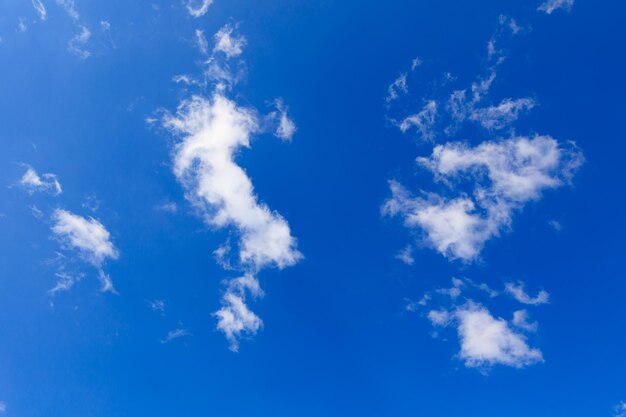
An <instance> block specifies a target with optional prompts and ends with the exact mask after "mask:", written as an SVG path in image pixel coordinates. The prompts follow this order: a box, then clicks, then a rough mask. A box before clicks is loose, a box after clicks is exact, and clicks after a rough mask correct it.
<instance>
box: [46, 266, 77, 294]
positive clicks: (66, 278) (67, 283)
mask: <svg viewBox="0 0 626 417" xmlns="http://www.w3.org/2000/svg"><path fill="white" fill-rule="evenodd" d="M54 275H55V276H56V278H57V282H56V284H55V285H54V287H52V288H51V289H49V290H48V294H50V295H55V294H56V293H58V292H61V291H69V290H70V289H71V288H72V287H73V286H74V284H75V283H77V282H79V281H80V280H81V279H83V277H84V274H81V273H78V274H70V273H68V272H65V271H59V272H57V273H56V274H54Z"/></svg>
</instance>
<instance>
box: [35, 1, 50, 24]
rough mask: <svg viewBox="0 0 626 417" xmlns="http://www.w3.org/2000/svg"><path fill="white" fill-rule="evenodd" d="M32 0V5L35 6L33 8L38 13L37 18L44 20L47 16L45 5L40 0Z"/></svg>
mask: <svg viewBox="0 0 626 417" xmlns="http://www.w3.org/2000/svg"><path fill="white" fill-rule="evenodd" d="M32 2H33V7H34V8H35V10H36V11H37V14H38V15H39V19H41V20H42V21H45V20H46V19H47V18H48V12H47V11H46V6H44V5H43V3H42V2H41V0H32Z"/></svg>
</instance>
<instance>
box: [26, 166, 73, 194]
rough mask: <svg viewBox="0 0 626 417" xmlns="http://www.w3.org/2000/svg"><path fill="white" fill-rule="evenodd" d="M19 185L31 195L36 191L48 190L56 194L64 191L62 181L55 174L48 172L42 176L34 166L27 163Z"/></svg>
mask: <svg viewBox="0 0 626 417" xmlns="http://www.w3.org/2000/svg"><path fill="white" fill-rule="evenodd" d="M18 185H19V186H20V187H22V188H23V189H24V190H26V192H27V193H28V194H31V195H32V194H33V193H35V192H48V193H51V194H54V195H59V194H61V193H62V192H63V188H62V187H61V183H60V182H59V180H58V178H57V176H56V175H55V174H51V173H47V174H42V175H41V176H40V175H39V174H37V171H35V169H34V168H32V167H31V166H28V165H26V172H25V173H24V175H22V178H20V180H19V183H18Z"/></svg>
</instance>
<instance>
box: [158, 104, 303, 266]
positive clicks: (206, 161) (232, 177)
mask: <svg viewBox="0 0 626 417" xmlns="http://www.w3.org/2000/svg"><path fill="white" fill-rule="evenodd" d="M164 124H165V126H166V127H168V128H169V129H171V130H172V131H173V132H175V133H176V134H179V135H183V139H182V141H181V142H180V143H179V144H178V145H176V148H175V154H174V173H175V175H176V177H177V178H178V180H179V181H180V182H181V184H183V186H184V187H185V189H186V191H187V193H186V196H187V198H188V199H189V200H190V201H191V202H192V203H193V204H194V205H195V206H196V207H197V208H198V209H200V210H201V211H202V214H203V217H204V219H205V221H206V222H207V223H208V224H210V225H213V226H216V227H225V226H229V225H232V226H235V227H236V228H237V229H238V230H239V231H240V233H241V236H240V241H239V249H240V253H239V258H240V261H241V263H242V264H243V265H247V266H249V267H252V268H254V269H257V270H258V269H259V268H262V267H264V266H268V265H271V264H274V265H276V266H278V267H279V268H284V267H286V266H289V265H293V264H295V263H296V262H297V261H298V260H299V259H300V258H301V254H300V252H298V251H297V249H296V242H295V239H294V238H293V237H292V236H291V232H290V229H289V225H288V224H287V222H286V221H285V220H284V219H283V218H282V217H281V216H280V215H279V214H278V213H275V212H272V211H270V209H269V208H268V207H267V206H266V205H264V204H261V203H259V202H258V201H257V197H256V195H255V194H254V189H253V186H252V182H251V181H250V178H248V176H247V175H246V173H245V171H244V170H243V169H242V168H241V167H240V166H238V165H237V164H236V163H235V161H234V155H235V153H236V152H237V151H238V150H239V149H240V148H242V147H245V148H247V147H249V146H250V136H251V134H253V133H255V132H257V131H258V130H259V124H258V120H257V116H256V113H255V112H254V111H253V110H251V109H247V108H243V107H239V106H237V105H236V104H235V103H234V102H233V101H231V100H229V99H227V98H226V97H224V96H222V95H221V94H219V93H215V94H214V95H213V97H212V98H210V99H208V100H207V99H205V98H202V97H199V96H194V97H192V98H191V99H190V100H187V101H184V102H183V103H181V105H180V106H179V108H178V110H177V112H176V114H175V115H168V116H166V117H165V119H164Z"/></svg>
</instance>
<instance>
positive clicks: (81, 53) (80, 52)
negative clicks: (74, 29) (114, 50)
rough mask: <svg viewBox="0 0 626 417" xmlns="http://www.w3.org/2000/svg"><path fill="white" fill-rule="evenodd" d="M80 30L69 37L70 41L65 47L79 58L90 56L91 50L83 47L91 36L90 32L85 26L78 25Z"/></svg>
mask: <svg viewBox="0 0 626 417" xmlns="http://www.w3.org/2000/svg"><path fill="white" fill-rule="evenodd" d="M79 29H80V32H79V33H78V34H77V35H76V36H74V37H73V38H72V39H70V43H69V45H68V47H67V49H68V51H70V52H72V53H73V54H75V55H76V56H78V57H79V58H81V59H87V58H89V56H91V52H89V51H88V50H87V49H85V46H86V45H87V43H88V42H89V39H90V38H91V32H90V31H89V29H88V28H87V27H86V26H79Z"/></svg>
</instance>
